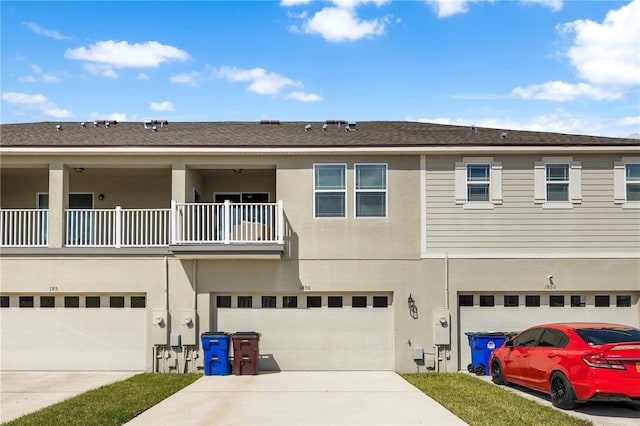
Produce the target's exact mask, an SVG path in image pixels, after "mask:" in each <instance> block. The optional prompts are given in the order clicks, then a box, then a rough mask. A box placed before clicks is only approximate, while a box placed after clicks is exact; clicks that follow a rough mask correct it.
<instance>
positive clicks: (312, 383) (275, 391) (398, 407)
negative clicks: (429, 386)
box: [127, 371, 465, 426]
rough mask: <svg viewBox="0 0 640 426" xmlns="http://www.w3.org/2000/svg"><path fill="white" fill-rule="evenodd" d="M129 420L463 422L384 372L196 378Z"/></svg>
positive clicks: (179, 422)
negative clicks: (191, 382)
mask: <svg viewBox="0 0 640 426" xmlns="http://www.w3.org/2000/svg"><path fill="white" fill-rule="evenodd" d="M127 424H128V425H149V426H151V425H154V426H155V425H181V426H182V425H184V426H186V425H440V426H443V425H464V424H465V423H464V422H463V421H462V420H460V419H459V418H458V417H456V416H454V415H453V414H452V413H451V412H449V411H448V410H446V409H445V408H444V407H442V406H441V405H440V404H438V403H436V402H435V401H434V400H432V399H431V398H429V397H428V396H426V395H424V394H423V393H422V392H420V391H419V390H418V389H416V388H415V387H413V386H412V385H411V384H409V383H408V382H406V381H405V380H404V379H402V377H400V376H399V375H397V374H396V373H394V372H389V371H379V372H376V371H373V372H372V371H366V372H364V371H363V372H334V371H323V372H291V371H287V372H280V373H265V372H263V373H261V374H260V375H257V376H233V375H231V376H203V377H202V378H201V379H199V380H197V381H196V382H194V383H193V384H191V385H189V386H187V387H186V388H184V389H182V390H181V391H179V392H178V393H176V394H174V395H173V396H171V397H169V398H167V399H166V400H164V401H162V402H161V403H159V404H158V405H156V406H154V407H152V408H151V409H149V410H147V411H146V412H144V413H142V414H141V415H140V416H138V417H137V418H135V419H134V420H133V421H131V422H129V423H127Z"/></svg>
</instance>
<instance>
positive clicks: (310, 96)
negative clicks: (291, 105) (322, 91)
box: [285, 92, 322, 102]
mask: <svg viewBox="0 0 640 426" xmlns="http://www.w3.org/2000/svg"><path fill="white" fill-rule="evenodd" d="M285 99H290V100H293V101H300V102H317V101H321V100H322V96H320V95H317V94H315V93H306V92H291V93H289V94H288V95H287V96H286V97H285Z"/></svg>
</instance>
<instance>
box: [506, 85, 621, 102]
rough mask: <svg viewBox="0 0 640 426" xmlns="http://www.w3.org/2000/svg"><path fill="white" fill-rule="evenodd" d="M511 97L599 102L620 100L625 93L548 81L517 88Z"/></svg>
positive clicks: (610, 89)
mask: <svg viewBox="0 0 640 426" xmlns="http://www.w3.org/2000/svg"><path fill="white" fill-rule="evenodd" d="M511 95H513V96H515V97H518V98H523V99H538V100H544V101H556V102H566V101H573V100H575V99H578V98H583V97H584V98H591V99H595V100H598V101H602V100H606V101H611V100H615V99H620V98H622V97H623V96H624V93H623V92H621V91H619V90H615V89H612V88H603V87H597V86H592V85H590V84H587V83H577V84H570V83H565V82H563V81H548V82H546V83H543V84H534V85H531V86H528V87H516V88H515V89H513V90H512V91H511Z"/></svg>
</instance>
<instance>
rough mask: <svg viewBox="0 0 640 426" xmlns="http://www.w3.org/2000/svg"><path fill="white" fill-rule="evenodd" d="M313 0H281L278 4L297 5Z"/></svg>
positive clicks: (285, 5)
mask: <svg viewBox="0 0 640 426" xmlns="http://www.w3.org/2000/svg"><path fill="white" fill-rule="evenodd" d="M312 1H313V0H281V1H280V6H284V7H290V6H299V5H301V4H309V3H311V2H312Z"/></svg>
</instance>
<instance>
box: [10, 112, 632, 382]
mask: <svg viewBox="0 0 640 426" xmlns="http://www.w3.org/2000/svg"><path fill="white" fill-rule="evenodd" d="M0 131H1V133H0V135H1V144H0V153H1V155H2V161H1V175H0V177H1V199H0V208H1V210H0V280H1V282H0V293H1V294H0V302H1V306H2V307H1V308H0V319H1V323H0V327H1V339H2V341H1V346H0V347H1V358H0V362H1V365H0V367H1V368H2V370H148V371H166V372H169V371H178V372H183V371H196V370H198V369H200V368H202V363H203V359H202V351H201V350H200V342H199V340H200V334H201V333H203V332H206V331H226V332H236V331H256V332H259V333H261V337H260V352H261V360H260V363H261V368H262V369H264V370H273V369H281V370H370V369H374V370H396V371H408V372H412V371H425V369H426V368H432V369H436V370H440V371H453V370H458V369H465V368H466V365H467V363H468V362H469V357H470V356H469V347H468V344H467V337H466V336H465V334H464V333H465V332H468V331H490V330H498V331H517V330H521V329H523V328H525V327H527V326H529V325H533V324H536V323H541V322H552V321H558V320H562V321H565V320H604V321H612V322H621V323H626V324H630V325H634V326H638V325H640V324H639V322H640V304H639V303H638V299H639V298H640V143H639V142H638V140H632V139H616V138H600V137H590V136H577V135H562V134H552V133H539V132H523V131H511V130H501V129H486V128H474V127H472V128H469V127H459V126H444V125H435V124H426V123H411V122H358V123H349V122H346V121H341V120H327V121H326V122H279V121H263V122H255V123H249V122H220V123H216V122H205V123H167V122H166V121H162V120H153V121H147V122H144V123H129V122H128V123H116V122H110V121H97V122H95V123H94V122H87V123H78V122H73V123H72V122H66V123H51V122H48V123H27V124H5V125H2V126H1V127H0ZM423 352H424V357H423V359H422V360H421V359H416V358H420V356H419V354H421V353H423Z"/></svg>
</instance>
